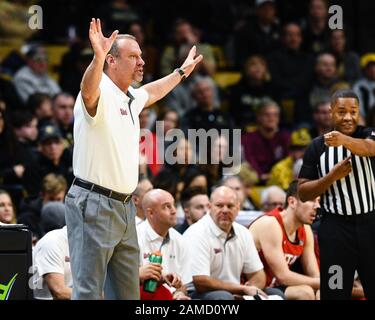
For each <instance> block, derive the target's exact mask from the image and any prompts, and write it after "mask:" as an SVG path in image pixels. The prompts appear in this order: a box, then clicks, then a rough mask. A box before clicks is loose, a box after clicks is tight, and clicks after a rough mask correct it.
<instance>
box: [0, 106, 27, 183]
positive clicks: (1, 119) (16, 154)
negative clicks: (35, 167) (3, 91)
mask: <svg viewBox="0 0 375 320" xmlns="http://www.w3.org/2000/svg"><path fill="white" fill-rule="evenodd" d="M0 150H1V152H0V185H7V186H9V185H21V184H22V178H23V175H24V171H25V163H26V162H27V161H28V159H27V158H26V157H25V154H24V153H23V149H22V148H21V147H20V145H19V143H18V141H17V138H16V136H15V135H14V133H13V130H12V128H11V127H10V121H9V119H8V117H7V114H6V113H5V110H3V109H1V108H0Z"/></svg>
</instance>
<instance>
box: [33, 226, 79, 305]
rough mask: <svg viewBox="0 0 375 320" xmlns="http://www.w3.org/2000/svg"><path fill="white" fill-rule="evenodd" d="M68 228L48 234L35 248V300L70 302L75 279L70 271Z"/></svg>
mask: <svg viewBox="0 0 375 320" xmlns="http://www.w3.org/2000/svg"><path fill="white" fill-rule="evenodd" d="M69 257H70V256H69V244H68V234H67V229H66V227H63V228H62V229H57V230H53V231H51V232H48V233H47V234H46V235H45V236H44V237H43V238H42V239H40V241H39V242H38V243H37V244H36V246H35V248H34V259H33V260H34V266H35V269H36V275H34V298H35V299H38V300H53V299H54V300H70V299H71V296H72V287H73V278H72V273H71V270H70V258H69Z"/></svg>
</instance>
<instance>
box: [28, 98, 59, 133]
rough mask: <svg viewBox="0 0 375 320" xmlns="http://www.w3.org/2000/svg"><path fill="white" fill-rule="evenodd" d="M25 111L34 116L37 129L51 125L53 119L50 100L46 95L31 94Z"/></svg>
mask: <svg viewBox="0 0 375 320" xmlns="http://www.w3.org/2000/svg"><path fill="white" fill-rule="evenodd" d="M27 109H28V110H29V111H30V112H32V113H33V114H35V115H36V117H37V119H38V128H39V129H40V128H42V127H44V126H46V125H47V124H50V123H51V121H52V117H53V111H52V98H51V97H50V96H49V95H48V94H45V93H34V94H32V95H31V96H30V97H29V99H28V100H27Z"/></svg>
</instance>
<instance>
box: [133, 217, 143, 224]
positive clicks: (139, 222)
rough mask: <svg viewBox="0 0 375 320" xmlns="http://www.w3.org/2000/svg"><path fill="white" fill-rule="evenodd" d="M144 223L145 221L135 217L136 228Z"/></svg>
mask: <svg viewBox="0 0 375 320" xmlns="http://www.w3.org/2000/svg"><path fill="white" fill-rule="evenodd" d="M143 221H144V220H142V219H141V218H140V217H138V216H135V225H136V226H137V225H139V224H141V223H142V222H143Z"/></svg>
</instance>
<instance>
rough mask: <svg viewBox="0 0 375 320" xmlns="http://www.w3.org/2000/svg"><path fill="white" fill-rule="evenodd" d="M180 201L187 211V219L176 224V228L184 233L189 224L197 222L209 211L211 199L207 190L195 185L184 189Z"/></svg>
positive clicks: (185, 211)
mask: <svg viewBox="0 0 375 320" xmlns="http://www.w3.org/2000/svg"><path fill="white" fill-rule="evenodd" d="M180 202H181V206H182V209H183V210H184V213H185V220H184V222H183V223H182V224H179V225H177V226H176V230H177V231H178V232H179V233H181V234H183V233H184V232H185V230H186V229H187V228H189V226H191V225H192V224H194V223H196V222H197V221H198V220H199V219H201V218H202V217H203V216H204V215H205V214H206V213H207V212H208V211H209V209H210V199H209V198H208V196H207V191H206V190H204V189H202V188H200V187H193V188H187V189H185V190H184V191H182V193H181V201H180Z"/></svg>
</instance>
